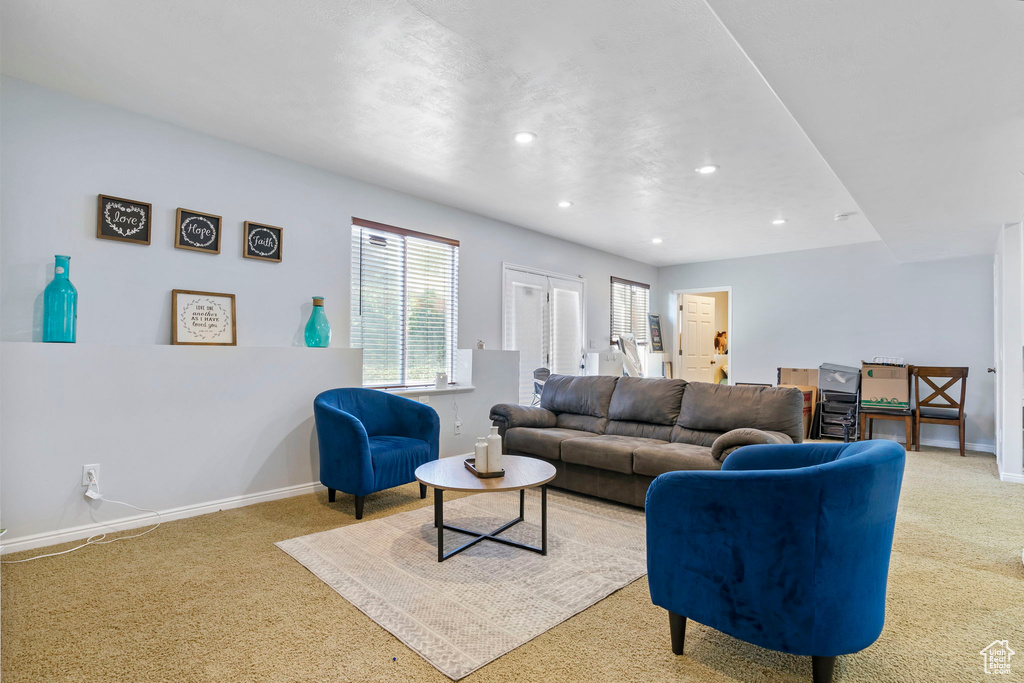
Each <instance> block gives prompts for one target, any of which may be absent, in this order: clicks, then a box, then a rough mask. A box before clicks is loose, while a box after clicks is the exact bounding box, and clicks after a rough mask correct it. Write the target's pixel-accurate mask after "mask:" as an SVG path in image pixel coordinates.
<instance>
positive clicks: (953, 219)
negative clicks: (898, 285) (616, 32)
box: [708, 0, 1024, 261]
mask: <svg viewBox="0 0 1024 683" xmlns="http://www.w3.org/2000/svg"><path fill="white" fill-rule="evenodd" d="M708 2H709V3H710V5H711V6H712V7H713V8H714V9H715V11H716V12H717V13H718V14H719V16H720V17H721V19H722V21H723V22H724V24H725V25H726V26H727V27H728V29H729V30H730V31H731V32H732V33H733V35H734V36H735V37H736V39H737V40H738V42H739V43H740V44H741V45H742V46H743V48H744V49H745V50H746V52H747V54H748V55H750V58H751V60H752V61H753V63H754V64H756V65H757V66H758V68H759V69H760V70H761V72H762V73H763V74H764V76H765V78H766V79H767V81H768V82H769V83H771V85H772V87H773V88H774V89H775V91H776V92H777V93H778V95H779V97H780V98H781V100H782V101H783V102H785V103H786V105H787V106H788V107H789V109H790V111H791V112H792V113H793V115H794V116H795V117H796V119H797V121H799V122H800V125H801V126H802V127H803V128H804V130H805V131H807V133H808V135H809V136H810V138H811V140H812V141H813V142H814V144H815V145H816V146H817V147H818V149H819V150H820V151H821V153H822V154H823V155H824V157H825V158H826V159H827V160H828V162H829V164H830V165H831V166H832V168H833V169H834V170H835V172H836V173H837V174H838V175H839V177H840V178H841V179H842V181H843V183H844V184H845V185H846V187H847V189H849V190H850V192H851V194H852V195H853V197H854V198H855V199H856V200H857V202H858V203H859V204H860V206H861V208H862V209H863V210H864V212H865V214H866V215H867V217H868V218H869V219H871V222H872V224H873V225H874V227H875V229H876V230H877V231H878V233H879V235H880V236H881V237H882V239H883V240H885V243H886V244H887V245H888V246H889V248H890V249H891V250H892V252H893V254H894V255H895V256H896V257H897V258H898V259H900V260H901V261H915V260H925V259H935V258H943V257H948V256H956V255H965V254H979V253H991V252H992V251H993V250H994V248H995V234H996V231H997V229H998V228H999V226H1001V225H1003V224H1004V223H1016V222H1018V221H1020V220H1021V216H1022V214H1024V175H1021V173H1022V172H1024V2H1021V1H1020V0H856V1H854V2H851V1H849V0H786V1H785V2H764V0H708ZM766 29H767V30H766Z"/></svg>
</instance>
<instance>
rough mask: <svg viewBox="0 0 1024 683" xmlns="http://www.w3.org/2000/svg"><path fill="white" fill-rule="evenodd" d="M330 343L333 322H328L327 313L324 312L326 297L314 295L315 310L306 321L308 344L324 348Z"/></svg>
mask: <svg viewBox="0 0 1024 683" xmlns="http://www.w3.org/2000/svg"><path fill="white" fill-rule="evenodd" d="M330 345H331V323H329V322H327V314H326V313H324V298H323V297H322V296H314V297H313V312H312V313H311V314H310V315H309V322H308V323H306V346H309V347H316V348H321V349H323V348H327V347H328V346H330Z"/></svg>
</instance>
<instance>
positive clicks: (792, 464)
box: [722, 443, 850, 470]
mask: <svg viewBox="0 0 1024 683" xmlns="http://www.w3.org/2000/svg"><path fill="white" fill-rule="evenodd" d="M849 445H850V444H844V443H802V444H780V445H771V446H756V447H754V446H752V447H750V448H742V449H739V450H737V451H736V452H735V453H733V454H732V455H730V456H729V458H728V459H727V460H726V461H725V462H724V463H722V469H723V470H791V469H796V468H799V467H812V466H814V465H824V464H825V463H829V462H832V461H833V460H835V459H836V458H837V457H838V456H839V454H840V453H842V452H843V449H844V448H845V447H847V446H849Z"/></svg>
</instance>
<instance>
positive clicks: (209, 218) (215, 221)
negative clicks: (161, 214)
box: [174, 209, 221, 254]
mask: <svg viewBox="0 0 1024 683" xmlns="http://www.w3.org/2000/svg"><path fill="white" fill-rule="evenodd" d="M220 224H221V217H220V216H214V215H213V214H210V213H202V212H199V211H191V210H189V209H178V214H177V218H176V219H175V225H177V230H176V233H175V237H174V246H175V247H177V248H178V249H191V250H192V251H202V252H206V253H207V254H219V253H220Z"/></svg>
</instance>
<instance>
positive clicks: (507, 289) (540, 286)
mask: <svg viewBox="0 0 1024 683" xmlns="http://www.w3.org/2000/svg"><path fill="white" fill-rule="evenodd" d="M503 278H504V285H503V309H504V313H503V316H504V318H503V320H504V333H503V337H504V340H503V347H504V348H505V349H506V350H511V351H519V402H520V403H522V404H524V405H529V404H530V403H532V401H533V373H534V371H535V370H537V369H538V368H547V369H548V370H550V372H551V374H553V375H556V374H559V375H578V374H580V373H581V369H580V365H581V362H582V358H583V353H584V341H583V337H584V329H585V321H584V318H585V313H584V311H585V310H586V283H585V282H584V281H583V280H580V279H579V278H571V277H569V276H565V277H558V276H556V275H553V274H550V273H539V272H533V271H530V270H527V269H523V268H521V267H519V266H510V265H508V264H506V265H505V266H504V275H503Z"/></svg>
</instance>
